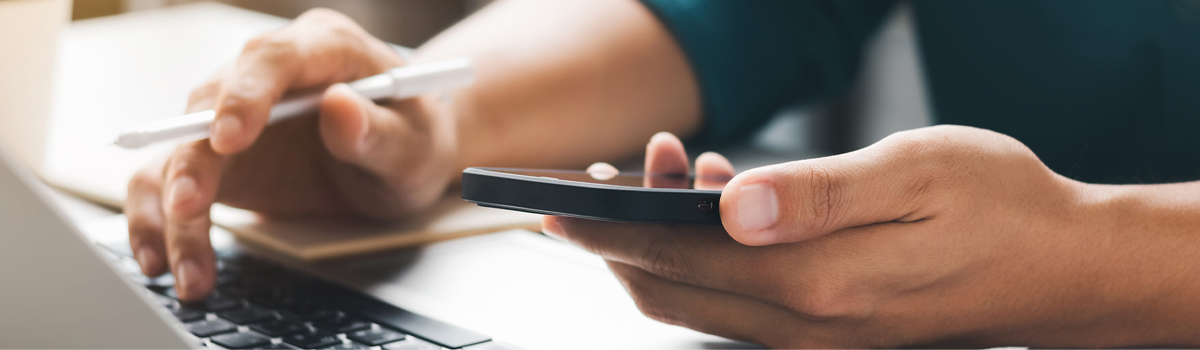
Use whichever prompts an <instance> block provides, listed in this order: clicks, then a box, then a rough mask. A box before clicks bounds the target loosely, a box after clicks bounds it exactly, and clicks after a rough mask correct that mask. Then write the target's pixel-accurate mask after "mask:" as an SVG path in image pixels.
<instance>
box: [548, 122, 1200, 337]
mask: <svg viewBox="0 0 1200 350" xmlns="http://www.w3.org/2000/svg"><path fill="white" fill-rule="evenodd" d="M663 138H664V137H656V138H655V139H653V140H651V141H650V144H649V146H648V148H647V157H648V158H647V159H648V160H647V171H648V172H656V173H661V172H682V171H686V169H687V168H686V165H687V160H686V156H685V155H684V153H683V147H682V146H681V145H679V143H678V141H677V140H674V139H673V138H667V139H668V140H664V139H663ZM702 158H703V159H697V161H696V163H697V167H698V168H699V169H697V175H700V176H705V175H706V174H713V173H716V174H732V170H731V169H730V168H729V167H728V166H727V165H725V164H727V163H726V162H724V160H723V159H719V157H718V156H715V155H706V156H703V157H702ZM718 160H719V161H718ZM1097 188H1099V187H1097V186H1095V185H1087V184H1082V183H1078V182H1075V181H1072V180H1069V179H1067V178H1064V177H1061V176H1059V175H1056V174H1055V173H1053V172H1052V171H1050V170H1049V169H1048V168H1046V167H1045V166H1044V165H1043V164H1042V163H1041V162H1040V161H1039V160H1038V159H1037V157H1036V156H1035V155H1034V154H1033V153H1032V152H1031V151H1030V150H1029V149H1027V148H1026V147H1024V145H1022V144H1021V143H1019V142H1017V141H1016V140H1013V139H1012V138H1009V137H1007V136H1004V135H1001V134H997V133H994V132H990V131H986V130H980V129H974V128H968V127H958V126H937V127H930V128H923V129H917V130H913V131H908V132H902V133H898V134H895V135H893V136H890V137H888V138H886V139H884V140H882V141H880V142H879V143H876V144H875V145H872V146H870V147H867V148H865V149H862V150H859V151H856V152H851V153H848V154H843V155H837V156H832V157H826V158H820V159H810V160H802V161H796V162H790V163H784V164H778V165H772V166H766V167H762V168H758V169H753V170H750V171H747V172H744V173H742V174H740V175H737V176H736V177H734V178H733V179H732V181H730V182H729V184H728V185H726V186H725V187H724V193H723V195H722V198H721V203H720V208H721V219H722V222H723V224H724V225H723V226H724V227H723V228H722V227H707V226H689V225H650V224H621V223H609V222H599V221H588V220H581V219H572V218H563V217H549V216H548V217H546V218H545V219H544V221H543V227H544V228H545V231H546V233H548V234H550V235H552V236H556V237H560V238H563V239H565V240H568V241H570V242H573V243H575V244H577V245H579V246H581V247H583V248H584V249H587V250H589V251H591V252H594V253H596V254H599V255H601V256H603V257H604V258H605V259H606V260H607V261H608V264H609V266H610V267H611V268H612V270H613V272H614V273H615V274H616V275H617V277H618V278H619V279H620V280H621V281H622V283H624V285H625V287H626V289H627V290H628V291H629V293H630V295H631V296H632V297H633V299H634V301H635V302H636V303H637V305H638V307H639V308H640V309H641V310H642V312H643V313H644V314H646V315H647V316H649V317H651V318H654V319H656V320H659V321H662V322H666V323H670V324H676V325H682V326H685V327H689V328H693V329H696V330H699V331H702V332H706V333H712V334H716V335H721V336H725V337H729V338H732V339H739V340H745V341H752V342H756V343H760V344H764V345H767V346H770V347H784V348H797V347H826V348H833V347H851V348H865V347H902V346H918V347H928V346H960V347H977V346H980V347H987V346H1006V345H1020V346H1038V347H1063V346H1070V347H1111V346H1132V345H1139V344H1143V345H1145V344H1150V345H1153V344H1162V345H1166V344H1180V340H1179V338H1169V337H1168V335H1170V334H1175V335H1178V334H1194V329H1186V327H1188V326H1186V325H1187V324H1189V322H1179V323H1181V324H1177V325H1176V324H1170V323H1167V324H1165V325H1164V324H1163V323H1156V322H1150V321H1152V320H1155V318H1153V317H1147V315H1148V314H1153V312H1154V311H1155V310H1157V311H1162V310H1161V309H1162V308H1161V306H1163V305H1167V303H1169V301H1158V300H1157V299H1156V298H1154V297H1153V296H1155V295H1164V294H1166V295H1172V294H1171V293H1175V295H1176V296H1177V297H1179V298H1190V297H1183V296H1182V295H1179V294H1178V293H1179V292H1178V289H1176V290H1175V291H1174V292H1172V291H1171V290H1170V289H1169V287H1162V285H1167V283H1165V282H1164V281H1165V280H1154V279H1153V278H1151V277H1147V276H1148V274H1147V271H1152V270H1156V269H1158V268H1159V267H1162V266H1167V267H1173V266H1177V265H1179V263H1178V262H1176V263H1173V264H1174V265H1172V263H1171V262H1169V261H1163V260H1166V259H1157V258H1156V257H1155V256H1154V255H1155V254H1164V253H1165V252H1166V251H1167V250H1166V249H1161V248H1162V247H1154V248H1142V247H1149V246H1150V245H1149V244H1148V243H1147V241H1146V239H1147V238H1146V237H1145V236H1144V235H1141V236H1139V235H1129V234H1119V233H1115V232H1116V231H1115V230H1114V229H1113V228H1112V227H1113V226H1114V223H1115V222H1116V221H1115V220H1116V219H1114V217H1115V216H1119V215H1112V212H1105V211H1103V210H1100V206H1098V205H1097V203H1100V202H1102V199H1103V198H1104V196H1105V194H1104V193H1103V192H1102V191H1098V190H1097ZM1126 215H1128V214H1126ZM1193 237H1194V236H1193ZM1193 239H1194V238H1193ZM1155 249H1157V250H1155ZM1143 253H1145V254H1143ZM1185 253H1186V252H1185ZM1176 257H1178V256H1176ZM1127 258H1132V259H1127ZM1131 262H1132V263H1131ZM1172 271H1174V270H1172ZM1193 276H1194V275H1193ZM1192 280H1194V278H1193V279H1192ZM1192 283H1194V282H1192ZM1164 291H1165V292H1164ZM1139 315H1140V316H1139ZM1139 337H1140V338H1139Z"/></svg>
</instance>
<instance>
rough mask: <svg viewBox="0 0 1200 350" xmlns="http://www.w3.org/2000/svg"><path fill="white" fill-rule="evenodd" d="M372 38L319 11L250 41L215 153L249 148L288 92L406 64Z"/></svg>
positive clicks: (225, 93)
mask: <svg viewBox="0 0 1200 350" xmlns="http://www.w3.org/2000/svg"><path fill="white" fill-rule="evenodd" d="M369 38H370V36H369V35H368V34H366V32H365V31H363V30H362V28H361V27H359V26H358V25H357V24H355V23H354V22H353V21H352V20H350V19H349V18H346V17H345V16H344V15H341V14H339V13H337V12H334V11H331V10H324V9H317V10H313V11H309V12H306V13H305V14H303V15H301V16H300V17H299V18H297V19H296V21H294V22H293V23H292V24H291V25H289V26H288V27H286V28H284V29H282V30H279V31H275V32H271V33H267V34H264V35H262V36H259V37H257V38H255V39H253V40H251V41H250V42H248V43H247V44H246V46H245V48H244V49H243V50H242V53H241V55H240V56H239V57H238V59H237V63H236V64H235V66H234V69H233V72H232V73H231V74H230V76H229V78H228V79H226V80H225V84H224V85H223V86H222V91H221V94H220V97H219V98H218V102H217V106H216V111H217V117H216V119H215V120H214V122H213V126H212V138H211V143H212V147H213V149H214V150H216V151H217V152H218V153H220V154H232V153H237V152H240V151H242V150H244V149H246V148H247V147H250V145H251V144H253V143H254V141H255V140H256V139H257V138H258V136H259V135H260V134H261V133H262V130H263V128H264V127H265V126H266V124H267V120H268V118H269V116H270V111H271V107H272V106H274V105H275V103H276V102H277V101H278V100H279V99H280V98H281V97H282V96H283V95H284V93H285V92H287V91H288V90H289V89H293V88H305V87H312V86H316V85H320V84H328V83H333V82H340V81H349V80H353V79H358V78H362V77H365V76H369V75H372V74H378V73H381V72H383V71H384V70H386V69H387V68H389V67H393V66H399V65H400V64H401V63H402V61H401V60H400V58H399V56H398V55H397V54H396V53H394V52H392V51H391V50H381V49H380V46H381V45H383V44H382V43H378V42H373V41H371V40H369Z"/></svg>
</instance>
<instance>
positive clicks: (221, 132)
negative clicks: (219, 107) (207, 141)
mask: <svg viewBox="0 0 1200 350" xmlns="http://www.w3.org/2000/svg"><path fill="white" fill-rule="evenodd" d="M241 133H242V121H241V120H240V119H238V118H236V117H233V116H229V115H226V116H221V117H220V118H217V121H216V122H214V123H213V130H212V134H213V138H214V139H217V138H220V139H222V140H232V139H233V138H234V137H236V136H237V135H238V134H241Z"/></svg>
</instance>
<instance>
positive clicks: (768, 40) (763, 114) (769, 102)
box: [642, 0, 895, 143]
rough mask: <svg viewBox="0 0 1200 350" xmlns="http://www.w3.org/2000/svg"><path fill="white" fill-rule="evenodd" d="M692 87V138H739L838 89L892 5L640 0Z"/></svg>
mask: <svg viewBox="0 0 1200 350" xmlns="http://www.w3.org/2000/svg"><path fill="white" fill-rule="evenodd" d="M642 2H643V3H644V4H646V6H647V7H649V8H650V10H651V11H653V12H654V13H655V15H657V16H658V18H659V19H660V20H661V21H662V22H663V23H664V25H666V27H667V28H668V30H670V31H671V33H672V35H674V37H675V40H676V41H677V42H678V43H679V45H680V46H681V47H682V48H683V51H684V53H685V54H686V55H687V57H688V61H689V63H690V64H691V68H692V70H693V72H694V73H695V75H696V77H697V80H698V82H699V84H700V95H701V100H702V104H703V111H704V112H703V113H704V120H705V125H704V126H703V128H702V130H701V132H700V135H699V136H698V139H697V140H695V141H699V142H704V143H713V142H727V141H731V140H735V139H738V138H741V137H744V136H746V135H747V134H749V133H750V132H752V131H754V130H755V129H757V128H758V127H759V126H760V125H761V124H763V123H765V122H766V121H767V120H768V118H770V117H771V116H772V115H773V114H774V113H775V112H777V111H778V110H779V109H780V108H782V107H784V106H786V105H789V104H792V103H797V102H805V101H807V100H811V99H813V98H817V97H821V96H825V95H830V94H836V93H840V92H843V91H845V90H846V89H847V88H848V87H849V86H850V84H851V82H852V81H853V79H854V77H855V76H856V74H857V71H858V66H859V61H860V56H861V54H862V49H863V45H864V42H865V41H866V39H867V38H868V36H869V35H870V34H871V33H872V32H873V31H874V29H875V28H876V27H878V25H879V22H881V20H882V18H883V16H884V15H885V14H887V12H888V10H889V9H891V7H892V6H893V4H894V3H895V1H894V0H710V1H704V0H642Z"/></svg>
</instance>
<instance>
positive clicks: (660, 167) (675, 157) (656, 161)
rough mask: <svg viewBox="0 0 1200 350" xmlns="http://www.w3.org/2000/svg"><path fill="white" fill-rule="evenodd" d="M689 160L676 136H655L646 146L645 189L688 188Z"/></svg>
mask: <svg viewBox="0 0 1200 350" xmlns="http://www.w3.org/2000/svg"><path fill="white" fill-rule="evenodd" d="M687 175H688V158H687V152H686V151H685V150H684V148H683V142H682V141H679V138H678V137H675V135H674V134H671V133H669V132H666V131H663V132H659V133H657V134H654V136H653V137H651V138H650V142H649V143H647V144H646V177H645V179H644V180H643V184H644V185H645V187H657V188H688V183H687Z"/></svg>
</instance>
